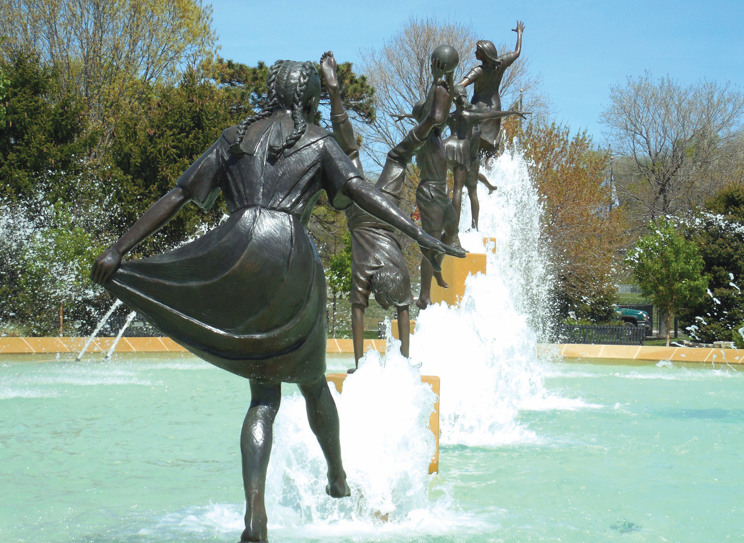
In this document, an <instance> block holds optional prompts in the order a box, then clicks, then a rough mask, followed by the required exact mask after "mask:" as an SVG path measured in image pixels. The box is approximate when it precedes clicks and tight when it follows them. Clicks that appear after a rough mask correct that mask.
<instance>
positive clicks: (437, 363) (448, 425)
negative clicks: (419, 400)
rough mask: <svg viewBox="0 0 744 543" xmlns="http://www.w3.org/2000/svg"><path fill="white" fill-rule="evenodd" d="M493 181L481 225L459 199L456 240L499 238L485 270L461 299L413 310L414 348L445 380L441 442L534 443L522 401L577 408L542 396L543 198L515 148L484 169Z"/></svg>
mask: <svg viewBox="0 0 744 543" xmlns="http://www.w3.org/2000/svg"><path fill="white" fill-rule="evenodd" d="M485 173H486V175H487V176H488V177H489V179H490V181H491V182H492V183H494V184H496V185H497V186H498V190H497V191H496V192H494V193H493V194H491V195H487V194H484V192H485V191H481V192H480V199H481V216H480V221H479V223H480V224H479V226H480V231H479V232H474V231H470V228H469V225H470V202H469V200H468V198H466V197H464V198H463V207H462V215H461V221H460V229H461V232H462V234H461V236H460V239H461V242H462V245H463V247H465V248H466V249H469V250H471V251H474V252H475V251H477V252H484V251H485V248H484V246H483V238H484V237H489V238H495V239H496V251H495V253H491V252H489V253H487V254H488V256H487V271H486V274H485V275H484V274H477V275H475V276H470V277H468V279H467V280H466V283H465V284H466V289H465V294H464V296H463V299H462V301H461V302H460V304H459V306H458V307H447V306H446V305H445V304H440V305H435V306H431V307H429V308H427V309H426V310H425V311H422V312H421V313H420V314H419V317H418V321H417V323H416V333H415V334H414V335H413V336H412V339H411V356H412V358H413V359H414V360H415V361H416V362H417V363H420V364H422V372H423V373H425V374H432V375H438V376H439V377H440V378H441V379H442V385H441V387H442V390H441V394H442V402H441V407H440V410H441V417H442V422H441V425H442V426H441V428H442V437H441V440H442V443H447V444H464V445H471V446H499V445H503V444H512V443H518V442H525V443H528V442H534V440H535V439H536V436H535V434H534V432H532V431H531V430H529V429H527V428H525V427H524V426H523V425H522V424H521V423H519V422H518V420H517V417H518V415H519V410H520V409H535V408H539V409H569V408H570V409H574V408H578V407H577V406H579V405H581V404H580V403H577V402H573V401H558V400H557V399H556V397H554V396H548V394H547V391H546V389H545V386H544V372H545V365H544V363H543V362H541V361H540V360H539V357H538V352H537V342H538V338H544V337H546V336H547V334H548V333H549V322H550V321H551V318H550V317H551V308H550V304H549V303H548V299H549V288H550V275H549V273H548V271H547V270H548V266H547V260H546V258H545V254H544V249H543V242H542V241H541V239H540V220H541V215H542V204H541V203H540V198H539V194H538V192H537V189H536V187H535V186H534V184H533V183H532V181H531V180H530V178H529V175H528V170H527V165H526V163H525V162H524V160H523V159H522V157H521V156H520V155H519V154H518V153H505V154H504V155H502V156H501V157H499V159H498V160H496V161H495V165H494V167H493V168H492V169H490V170H486V172H485Z"/></svg>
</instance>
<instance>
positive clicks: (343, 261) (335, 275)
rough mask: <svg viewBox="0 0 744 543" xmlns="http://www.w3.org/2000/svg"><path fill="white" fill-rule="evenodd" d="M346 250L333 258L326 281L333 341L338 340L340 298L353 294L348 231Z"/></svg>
mask: <svg viewBox="0 0 744 543" xmlns="http://www.w3.org/2000/svg"><path fill="white" fill-rule="evenodd" d="M343 244H344V248H343V250H342V251H340V252H338V253H337V254H335V255H333V256H331V258H330V262H329V266H328V267H327V268H326V281H327V282H328V286H329V287H330V289H331V299H332V308H331V311H332V324H331V330H332V334H333V339H336V303H337V300H338V298H339V297H341V296H348V295H349V293H351V234H350V233H349V232H348V231H347V232H346V234H345V235H344V237H343Z"/></svg>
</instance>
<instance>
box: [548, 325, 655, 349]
mask: <svg viewBox="0 0 744 543" xmlns="http://www.w3.org/2000/svg"><path fill="white" fill-rule="evenodd" d="M645 337H646V327H645V326H594V325H570V324H560V325H558V342H559V343H588V344H594V345H643V342H644V340H645Z"/></svg>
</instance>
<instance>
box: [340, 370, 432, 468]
mask: <svg viewBox="0 0 744 543" xmlns="http://www.w3.org/2000/svg"><path fill="white" fill-rule="evenodd" d="M347 377H348V374H346V373H329V374H327V375H326V381H328V382H329V383H333V384H334V385H336V390H338V391H339V393H341V392H343V389H344V381H345V380H346V378H347ZM421 381H422V382H424V383H426V384H427V385H430V386H431V389H432V391H433V392H434V394H436V395H437V401H436V402H435V403H434V412H433V413H432V414H431V416H430V417H429V428H431V432H432V433H433V434H434V441H435V443H436V450H435V452H434V458H432V459H431V463H430V464H429V473H437V472H438V471H439V377H437V376H436V375H422V376H421Z"/></svg>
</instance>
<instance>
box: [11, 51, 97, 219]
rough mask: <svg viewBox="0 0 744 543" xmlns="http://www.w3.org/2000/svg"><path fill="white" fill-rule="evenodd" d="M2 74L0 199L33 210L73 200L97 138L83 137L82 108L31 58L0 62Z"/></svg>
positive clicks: (51, 73)
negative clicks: (3, 123)
mask: <svg viewBox="0 0 744 543" xmlns="http://www.w3.org/2000/svg"><path fill="white" fill-rule="evenodd" d="M0 70H2V71H3V72H4V73H5V74H6V77H7V78H8V83H9V84H8V88H7V97H6V102H5V103H6V104H7V107H6V108H5V109H6V119H5V120H6V127H5V129H3V130H2V131H0V199H6V200H9V201H19V200H20V201H23V202H24V204H25V205H26V206H31V207H34V208H38V207H39V206H42V207H43V206H46V205H48V204H50V203H51V204H53V203H55V202H56V201H58V200H59V199H66V200H67V201H75V200H76V199H77V195H78V194H79V193H80V191H81V186H80V185H81V183H80V180H81V176H83V175H84V174H85V172H87V165H86V163H85V160H84V157H86V156H87V154H88V151H89V150H90V148H91V147H92V145H93V142H94V139H95V138H94V136H93V137H91V136H85V134H86V133H89V130H88V124H87V119H86V117H85V105H84V104H83V103H82V102H81V100H80V99H79V98H78V97H77V96H75V95H74V94H68V93H64V92H62V91H61V90H60V89H59V86H58V82H57V78H56V74H55V72H54V71H53V70H52V69H50V68H48V67H46V66H44V65H43V64H42V63H41V62H40V60H39V59H38V57H36V56H35V55H34V54H32V53H25V52H18V53H16V54H14V55H12V56H11V57H10V60H9V61H8V62H5V61H0ZM37 211H38V209H37Z"/></svg>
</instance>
